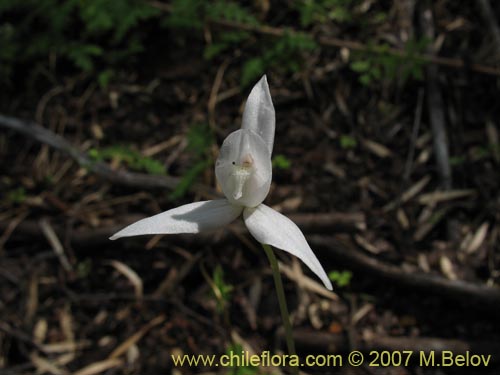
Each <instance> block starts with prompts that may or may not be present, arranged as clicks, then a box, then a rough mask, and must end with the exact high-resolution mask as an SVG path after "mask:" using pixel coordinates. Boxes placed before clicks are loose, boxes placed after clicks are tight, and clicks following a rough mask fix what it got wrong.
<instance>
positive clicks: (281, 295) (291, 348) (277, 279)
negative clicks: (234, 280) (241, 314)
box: [262, 244, 297, 370]
mask: <svg viewBox="0 0 500 375" xmlns="http://www.w3.org/2000/svg"><path fill="white" fill-rule="evenodd" d="M262 247H263V248H264V251H265V252H266V255H267V258H268V259H269V263H271V269H272V270H273V278H274V285H275V286H276V293H277V294H278V302H279V305H280V310H281V319H282V320H283V325H284V326H285V338H286V346H287V347H288V354H290V355H296V354H297V353H296V352H295V342H294V341H293V336H292V324H291V323H290V315H289V314H288V308H287V306H286V297H285V291H284V289H283V283H282V281H281V275H280V270H279V268H278V261H277V260H276V256H275V255H274V252H273V249H271V246H269V245H264V244H262ZM295 370H297V369H296V368H295Z"/></svg>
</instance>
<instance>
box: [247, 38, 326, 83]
mask: <svg viewBox="0 0 500 375" xmlns="http://www.w3.org/2000/svg"><path fill="white" fill-rule="evenodd" d="M317 47H318V46H317V44H316V42H315V41H314V39H312V37H311V36H309V35H307V34H305V33H298V32H294V33H286V34H285V35H283V36H282V37H281V38H279V39H278V40H277V41H274V42H273V43H272V44H271V45H270V46H269V47H268V48H267V49H264V52H263V53H262V54H261V55H260V56H259V57H254V58H251V59H249V60H247V61H246V63H245V64H244V65H243V68H242V73H241V85H242V86H244V87H246V86H248V85H249V84H250V83H252V82H254V81H255V80H256V78H257V77H259V76H261V75H262V74H264V72H265V71H266V70H268V69H274V70H277V71H279V72H281V73H295V72H298V71H300V69H301V68H302V65H303V54H304V53H306V52H311V51H314V50H315V49H316V48H317Z"/></svg>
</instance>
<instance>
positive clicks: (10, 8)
mask: <svg viewBox="0 0 500 375" xmlns="http://www.w3.org/2000/svg"><path fill="white" fill-rule="evenodd" d="M158 14H159V11H158V10H157V9H155V8H154V7H152V6H151V5H149V4H148V3H147V2H142V1H139V0H123V1H108V0H64V1H59V0H26V1H21V2H20V1H12V0H6V1H3V2H2V3H1V4H0V17H1V18H2V19H3V20H4V22H3V23H2V24H1V25H0V45H1V46H2V47H1V48H0V81H3V82H7V83H8V82H10V80H11V76H12V74H13V72H14V69H15V68H16V67H17V66H19V65H29V66H40V67H43V69H46V67H48V66H49V64H50V61H56V60H54V58H56V59H57V61H59V60H63V61H69V62H71V63H72V64H73V65H74V67H76V68H77V69H79V70H81V71H83V72H86V73H92V74H95V75H96V76H97V75H99V74H101V73H102V72H100V66H101V65H105V66H107V67H108V68H107V69H111V67H113V66H115V65H116V64H119V63H123V62H124V61H126V60H127V62H128V61H129V60H130V59H131V58H132V57H134V56H136V55H137V54H138V52H140V51H142V48H143V46H142V39H143V35H142V34H140V32H139V31H138V28H137V26H138V25H139V24H140V23H141V22H143V21H146V20H151V19H153V18H154V17H157V15H158ZM30 71H32V72H35V71H37V69H33V68H31V69H30ZM109 78H111V76H110V75H109V73H108V74H104V76H103V77H101V78H100V79H99V81H100V84H103V83H106V80H109Z"/></svg>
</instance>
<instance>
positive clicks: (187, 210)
mask: <svg viewBox="0 0 500 375" xmlns="http://www.w3.org/2000/svg"><path fill="white" fill-rule="evenodd" d="M241 211H242V208H241V207H238V206H233V205H232V204H230V203H229V202H228V201H227V200H226V199H218V200H213V201H203V202H195V203H189V204H186V205H184V206H180V207H177V208H173V209H171V210H168V211H165V212H162V213H161V214H158V215H154V216H151V217H147V218H145V219H142V220H139V221H137V222H135V223H133V224H130V225H129V226H128V227H126V228H124V229H122V230H121V231H119V232H118V233H115V234H114V235H113V236H112V237H110V239H111V240H116V239H117V238H120V237H131V236H140V235H143V234H174V233H199V232H201V231H202V230H210V229H216V228H220V227H223V226H224V225H227V224H229V223H231V222H232V221H233V220H234V219H236V218H237V217H238V216H239V215H240V214H241Z"/></svg>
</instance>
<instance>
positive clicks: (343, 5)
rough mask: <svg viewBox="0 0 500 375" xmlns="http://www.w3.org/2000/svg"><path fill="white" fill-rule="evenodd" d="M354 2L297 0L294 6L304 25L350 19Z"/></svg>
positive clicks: (344, 0) (353, 0)
mask: <svg viewBox="0 0 500 375" xmlns="http://www.w3.org/2000/svg"><path fill="white" fill-rule="evenodd" d="M356 2H357V1H356V0H319V1H315V0H298V1H296V3H295V7H296V8H297V9H298V11H299V14H300V23H301V25H302V26H304V27H306V26H309V25H312V24H318V23H325V22H328V21H336V22H346V21H351V20H352V18H353V13H352V7H353V5H355V4H356Z"/></svg>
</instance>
